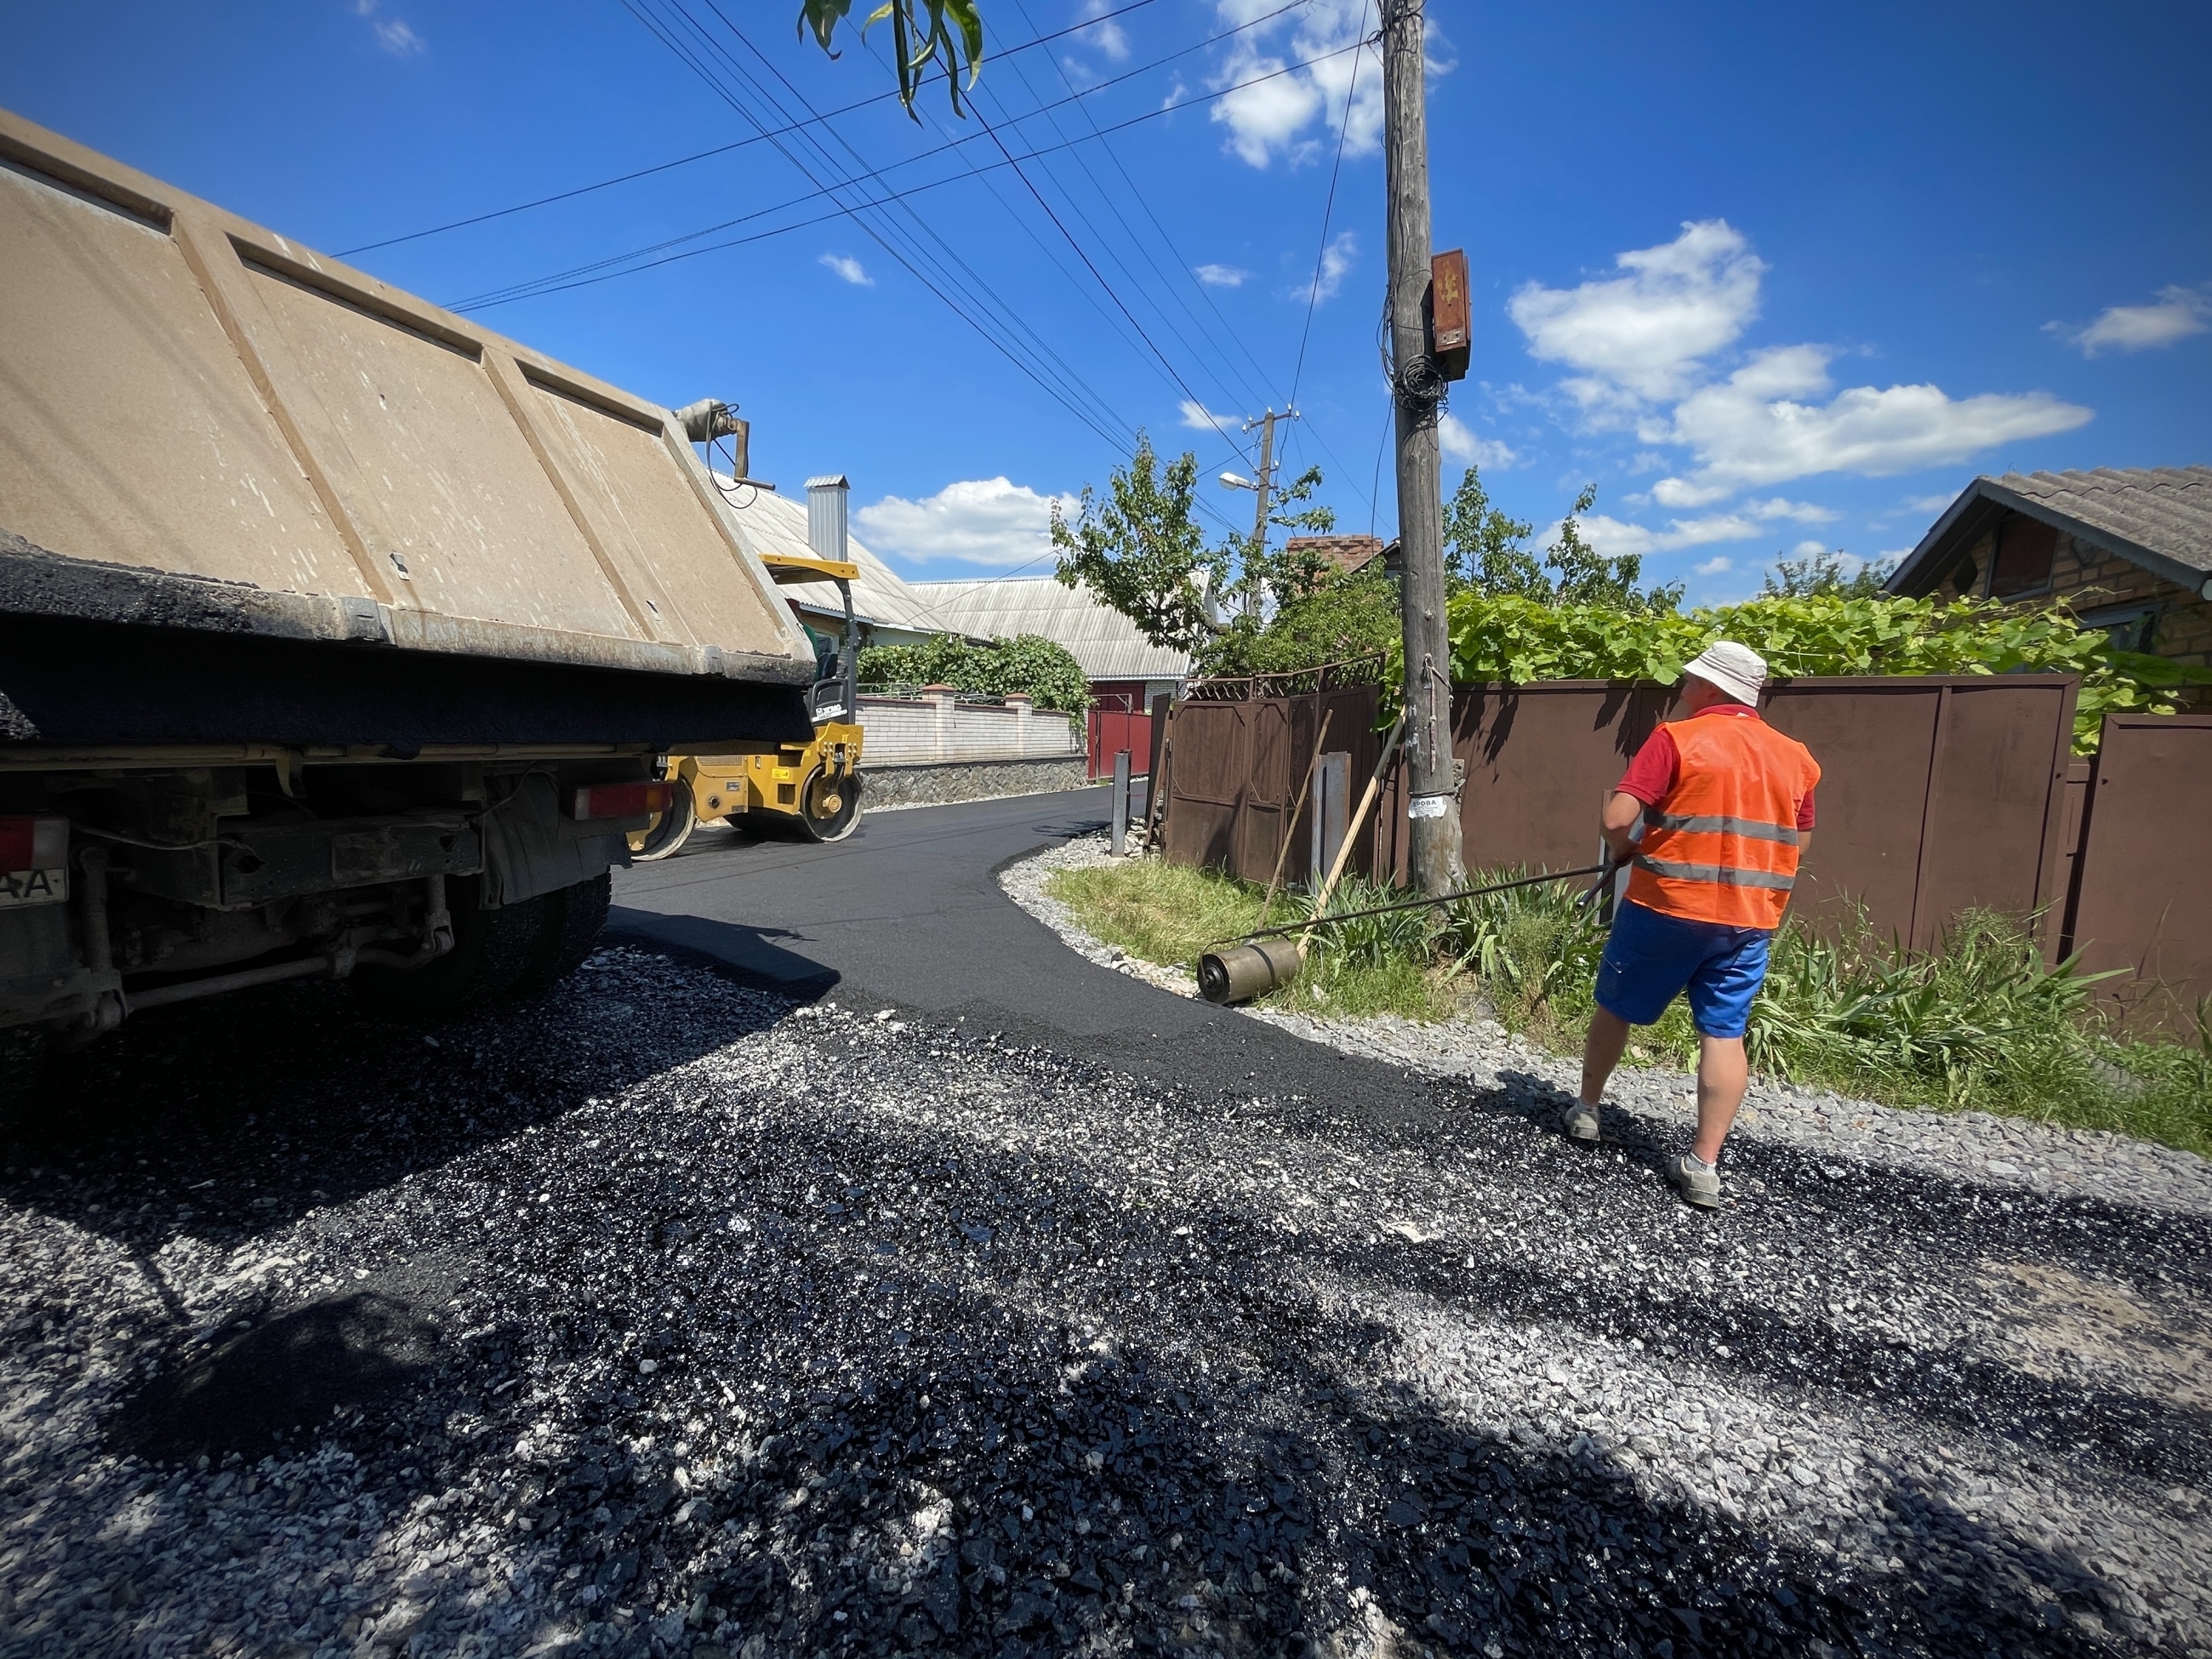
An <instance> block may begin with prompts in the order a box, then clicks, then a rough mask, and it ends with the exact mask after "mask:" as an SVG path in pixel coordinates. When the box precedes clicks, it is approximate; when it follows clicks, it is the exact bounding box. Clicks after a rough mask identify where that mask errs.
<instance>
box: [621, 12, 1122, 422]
mask: <svg viewBox="0 0 2212 1659" xmlns="http://www.w3.org/2000/svg"><path fill="white" fill-rule="evenodd" d="M623 3H624V5H625V7H626V8H627V9H629V11H630V13H631V14H632V15H634V16H635V17H636V18H637V19H638V21H640V22H641V23H643V24H644V25H645V26H646V27H647V29H648V30H649V31H650V32H651V33H653V35H654V37H655V38H656V39H658V40H660V41H661V43H662V44H663V45H664V46H667V47H668V48H669V50H670V51H671V52H673V53H674V54H675V55H676V56H677V58H678V59H679V60H680V61H681V62H683V63H684V64H685V66H686V67H687V68H689V69H690V70H692V72H693V73H695V74H696V75H697V76H699V77H700V78H701V79H702V81H704V82H706V84H707V85H708V88H710V89H712V90H713V91H714V93H715V94H716V95H717V96H719V97H720V99H721V100H723V101H724V102H725V103H726V104H728V105H729V106H730V107H731V108H732V110H734V111H735V112H737V113H738V116H739V117H740V118H743V119H744V120H745V121H746V122H747V123H748V124H750V125H751V126H753V127H754V128H755V130H756V131H763V133H765V130H766V125H767V124H766V123H764V122H763V121H762V120H761V119H760V118H759V117H758V116H757V115H756V114H754V112H752V111H751V110H750V108H749V107H747V106H746V105H745V104H744V101H743V100H740V99H738V98H737V97H736V96H735V95H734V94H732V93H731V91H730V90H729V89H728V88H726V87H724V86H723V85H722V84H721V82H720V81H719V80H718V79H717V78H716V77H715V76H714V73H713V72H712V70H710V69H709V68H708V66H707V65H706V64H703V63H702V62H700V61H699V60H698V59H697V58H695V57H694V56H693V55H692V54H691V53H690V52H687V51H686V50H685V49H684V46H683V44H682V43H681V42H680V41H679V40H677V39H676V38H674V37H673V36H671V35H670V34H668V33H664V31H663V29H662V28H661V27H660V26H659V24H658V23H657V22H656V21H655V20H654V19H653V18H651V17H649V16H647V14H646V13H644V12H643V11H641V10H640V9H638V7H637V6H636V5H635V4H632V3H631V0H623ZM774 142H775V147H776V149H779V150H780V151H781V152H782V153H783V155H784V156H785V158H786V159H787V160H788V161H791V163H792V165H793V166H794V167H797V168H798V169H799V173H800V174H801V176H802V177H805V179H807V180H808V181H809V182H810V183H816V184H817V185H818V183H819V181H818V180H817V179H816V177H815V175H814V173H813V172H812V171H811V169H810V168H809V167H807V165H806V163H805V161H802V160H800V159H799V157H798V156H796V155H793V154H792V152H791V151H790V150H789V149H787V147H786V145H785V144H784V143H783V142H782V141H781V139H777V140H775V141H774ZM848 182H850V181H848ZM834 188H835V187H834V186H822V187H821V188H820V189H819V191H817V193H819V194H830V193H831V192H832V191H833V190H834ZM841 206H842V204H841ZM844 213H845V216H848V217H849V218H851V220H852V221H853V222H854V224H855V225H857V226H858V227H859V228H860V230H861V231H862V232H863V233H864V234H866V235H867V236H868V238H869V239H870V240H872V241H873V242H874V243H875V244H876V245H877V246H878V247H880V248H882V249H883V251H884V253H885V255H886V256H888V257H889V258H891V259H893V260H894V261H896V263H897V264H899V266H900V267H901V268H902V269H903V270H905V271H906V272H907V274H908V276H912V277H913V278H914V279H915V281H916V282H917V283H921V286H922V287H923V288H925V289H927V290H928V291H929V293H930V294H931V295H933V296H934V297H935V298H936V299H937V300H938V301H939V302H940V303H942V304H943V305H944V306H945V307H946V309H948V310H950V311H951V313H953V314H954V315H955V316H957V317H958V318H959V319H960V320H961V321H963V322H964V323H966V324H967V325H969V328H971V329H972V330H974V331H975V333H976V334H977V336H979V337H981V339H982V340H983V342H984V343H986V344H987V345H988V346H989V347H990V348H991V349H993V350H994V351H996V352H998V353H999V355H1000V356H1002V357H1004V358H1006V361H1007V362H1009V363H1011V364H1012V366H1013V367H1014V368H1015V369H1016V370H1017V371H1018V373H1020V374H1023V375H1024V376H1025V377H1026V378H1027V379H1028V380H1030V381H1031V382H1032V383H1033V384H1035V385H1036V387H1037V389H1038V390H1039V391H1041V392H1043V393H1044V394H1045V395H1046V396H1047V397H1048V398H1051V399H1052V400H1053V401H1054V402H1055V403H1057V404H1060V406H1061V407H1062V408H1063V409H1065V410H1067V412H1068V413H1069V414H1070V415H1072V416H1074V418H1075V419H1076V420H1077V421H1078V422H1079V423H1080V424H1082V425H1084V426H1085V427H1088V428H1090V429H1091V432H1092V433H1093V434H1094V435H1097V437H1099V438H1101V439H1103V441H1106V442H1107V443H1109V444H1110V445H1112V446H1114V447H1115V448H1117V449H1118V448H1120V447H1121V444H1122V439H1121V434H1120V431H1119V430H1117V428H1123V427H1126V425H1127V422H1123V421H1121V419H1120V418H1119V417H1118V416H1116V415H1115V413H1114V411H1113V410H1111V409H1110V407H1108V406H1106V405H1105V404H1104V403H1103V399H1098V400H1097V402H1098V404H1099V409H1100V410H1103V413H1104V416H1105V419H1104V420H1103V421H1102V419H1101V418H1100V416H1099V413H1098V412H1095V411H1094V410H1091V409H1089V408H1086V407H1085V406H1084V404H1083V403H1081V402H1079V401H1078V399H1077V398H1075V397H1074V396H1073V395H1071V394H1070V392H1068V391H1067V390H1066V389H1065V388H1064V387H1062V386H1057V385H1055V384H1054V383H1053V382H1052V381H1051V380H1048V379H1047V378H1046V377H1045V376H1044V375H1042V374H1039V373H1038V371H1037V369H1036V368H1035V367H1034V366H1033V365H1032V364H1031V363H1030V362H1028V361H1026V359H1025V357H1024V355H1023V354H1022V353H1021V352H1018V351H1017V350H1015V349H1012V347H1010V346H1009V345H1008V344H1007V343H1006V341H1005V340H1004V339H1002V338H1001V337H1000V335H999V333H998V332H996V331H994V329H993V328H992V327H991V326H990V325H989V324H988V322H987V320H985V319H986V318H987V316H988V312H987V308H985V307H980V306H977V307H975V309H973V310H971V309H970V308H969V307H967V306H963V305H962V304H961V303H960V302H959V301H957V300H955V299H954V298H953V296H952V295H951V294H950V293H948V292H946V289H947V288H949V287H952V286H956V284H954V283H950V282H945V283H943V285H940V283H939V281H933V280H932V277H931V276H930V275H929V274H928V273H927V272H925V271H924V270H921V268H920V266H919V264H917V263H916V260H915V258H910V257H909V256H908V252H907V250H905V249H903V248H902V247H900V246H897V245H896V244H895V242H894V241H893V240H891V239H890V237H889V236H888V235H887V234H885V233H884V230H882V229H881V228H878V226H877V225H876V224H875V223H874V222H872V221H871V220H869V219H867V218H866V217H863V216H862V215H861V214H860V212H859V211H857V210H854V209H852V208H845V209H844ZM969 297H970V304H971V305H973V304H974V301H973V299H972V296H969ZM979 312H981V313H982V314H981V315H979V314H977V313H979ZM1092 397H1093V398H1096V393H1093V394H1092Z"/></svg>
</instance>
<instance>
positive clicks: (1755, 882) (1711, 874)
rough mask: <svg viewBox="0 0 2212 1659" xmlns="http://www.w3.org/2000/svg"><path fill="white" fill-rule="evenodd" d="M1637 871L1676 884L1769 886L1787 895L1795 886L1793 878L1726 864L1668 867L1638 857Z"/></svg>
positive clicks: (1662, 861)
mask: <svg viewBox="0 0 2212 1659" xmlns="http://www.w3.org/2000/svg"><path fill="white" fill-rule="evenodd" d="M1636 867H1637V868H1638V869H1639V870H1649V871H1650V872H1651V873H1652V874H1653V875H1655V876H1672V877H1673V878H1674V879H1675V880H1677V881H1709V882H1713V883H1715V884H1718V885H1720V886H1723V887H1771V888H1773V889H1774V890H1776V891H1778V892H1783V893H1786V892H1788V891H1789V890H1790V889H1791V888H1793V887H1795V886H1796V884H1797V878H1796V875H1794V874H1791V875H1787V876H1784V875H1777V874H1775V873H1773V872H1771V871H1766V870H1731V869H1729V867H1728V866H1726V865H1725V864H1670V863H1668V862H1666V861H1664V860H1660V859H1647V858H1641V857H1639V858H1638V860H1636Z"/></svg>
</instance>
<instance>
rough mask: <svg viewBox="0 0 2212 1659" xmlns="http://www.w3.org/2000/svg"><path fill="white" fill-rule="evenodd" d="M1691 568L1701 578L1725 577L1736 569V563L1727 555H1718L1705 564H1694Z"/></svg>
mask: <svg viewBox="0 0 2212 1659" xmlns="http://www.w3.org/2000/svg"><path fill="white" fill-rule="evenodd" d="M1690 568H1691V569H1692V570H1693V571H1695V572H1696V573H1697V574H1699V575H1700V576H1725V575H1726V574H1728V573H1729V571H1731V570H1733V569H1735V560H1734V559H1731V558H1730V557H1729V556H1728V555H1727V554H1725V553H1716V554H1714V555H1713V556H1712V557H1711V558H1710V559H1707V560H1706V561H1705V562H1704V563H1703V564H1693V565H1692V566H1691V567H1690Z"/></svg>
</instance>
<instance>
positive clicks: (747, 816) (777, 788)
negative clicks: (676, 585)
mask: <svg viewBox="0 0 2212 1659" xmlns="http://www.w3.org/2000/svg"><path fill="white" fill-rule="evenodd" d="M761 562H762V563H763V564H764V565H766V566H767V567H768V569H769V574H770V575H771V576H773V577H774V578H775V580H776V581H777V583H778V584H779V585H790V584H793V583H798V582H834V583H836V587H837V595H838V598H839V599H842V601H843V602H844V610H845V631H844V636H843V638H842V640H841V641H839V642H838V644H837V646H836V650H835V651H834V652H831V651H829V650H828V649H827V648H826V641H824V642H822V643H823V647H825V648H823V650H822V651H821V653H820V654H818V655H817V659H816V662H817V673H818V675H819V676H820V678H817V679H816V681H815V682H814V689H813V690H812V691H811V693H809V696H808V705H809V707H810V708H811V709H812V711H813V714H814V740H813V741H812V742H811V743H809V744H803V745H802V744H784V745H783V746H782V747H781V748H779V749H771V750H759V751H755V752H750V753H744V754H735V755H671V756H669V757H667V759H666V760H665V763H663V768H662V772H661V775H662V776H663V777H664V778H665V779H666V780H667V781H669V782H671V783H672V784H674V785H675V786H676V787H675V790H674V792H673V798H672V799H671V801H670V803H669V806H668V810H667V811H665V812H662V813H660V814H659V815H658V816H656V817H653V819H652V820H651V821H650V822H649V823H647V825H646V827H645V828H644V829H641V830H639V831H636V832H635V833H634V834H633V835H632V836H630V838H629V852H630V856H631V857H632V858H633V859H635V860H641V861H644V862H650V861H652V860H655V859H665V858H667V857H668V856H669V855H670V854H673V853H674V852H675V851H676V850H677V848H680V847H681V846H683V845H684V842H686V841H687V840H689V839H690V835H691V832H692V830H694V829H696V828H698V826H699V825H700V824H702V823H714V822H716V821H718V820H719V821H721V822H724V823H735V824H738V825H741V826H743V827H744V828H746V829H764V830H768V831H769V832H771V833H775V832H780V831H781V832H796V833H798V834H800V835H804V836H806V837H807V838H809V839H810V840H813V841H842V840H844V838H845V837H846V836H849V835H851V834H852V833H853V831H854V829H855V828H856V827H858V825H859V823H860V702H859V696H858V693H859V689H860V679H859V670H858V659H859V657H860V628H859V625H858V624H857V623H855V622H854V617H853V580H854V577H856V576H858V575H859V574H860V567H859V566H858V565H856V564H854V563H853V562H851V561H849V560H846V559H821V558H815V557H811V556H802V555H799V554H791V553H763V555H761ZM812 631H813V630H812V629H809V630H808V632H809V633H810V634H811V633H812ZM817 638H818V636H817Z"/></svg>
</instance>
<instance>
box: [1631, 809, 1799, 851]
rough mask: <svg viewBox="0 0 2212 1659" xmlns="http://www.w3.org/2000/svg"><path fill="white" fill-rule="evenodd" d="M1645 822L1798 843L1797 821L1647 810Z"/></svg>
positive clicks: (1694, 831) (1696, 831)
mask: <svg viewBox="0 0 2212 1659" xmlns="http://www.w3.org/2000/svg"><path fill="white" fill-rule="evenodd" d="M1644 822H1645V823H1656V824H1657V825H1658V826H1659V827H1660V828H1661V829H1687V830H1689V831H1690V832H1691V833H1692V834H1693V835H1705V836H1743V837H1744V838H1745V839H1746V840H1747V841H1778V842H1783V843H1784V845H1786V846H1790V847H1795V846H1796V844H1797V826H1796V824H1794V823H1759V820H1758V819H1756V818H1732V817H1728V816H1727V815H1726V814H1725V813H1719V812H1714V813H1708V814H1705V816H1703V817H1687V816H1680V815H1672V814H1668V813H1666V812H1647V813H1645V814H1644Z"/></svg>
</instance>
